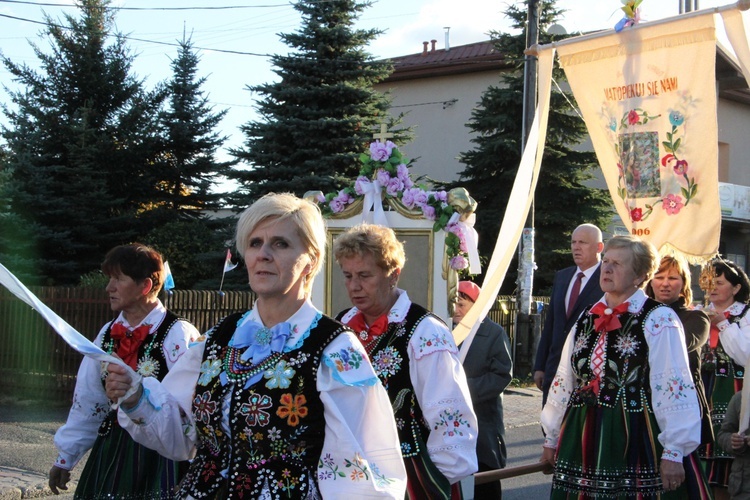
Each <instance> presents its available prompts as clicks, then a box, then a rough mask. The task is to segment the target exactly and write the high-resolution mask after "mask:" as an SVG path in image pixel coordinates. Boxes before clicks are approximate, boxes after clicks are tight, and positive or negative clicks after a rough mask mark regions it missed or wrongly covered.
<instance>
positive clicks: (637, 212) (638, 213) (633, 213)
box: [630, 208, 643, 222]
mask: <svg viewBox="0 0 750 500" xmlns="http://www.w3.org/2000/svg"><path fill="white" fill-rule="evenodd" d="M642 219H643V209H642V208H633V209H631V210H630V220H632V221H633V222H638V221H639V220H642Z"/></svg>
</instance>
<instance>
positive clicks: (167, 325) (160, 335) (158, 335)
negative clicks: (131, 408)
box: [99, 310, 187, 436]
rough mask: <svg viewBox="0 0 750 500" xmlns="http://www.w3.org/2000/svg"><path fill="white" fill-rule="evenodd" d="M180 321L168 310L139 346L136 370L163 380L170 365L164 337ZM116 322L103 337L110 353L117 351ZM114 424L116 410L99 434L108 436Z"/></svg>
mask: <svg viewBox="0 0 750 500" xmlns="http://www.w3.org/2000/svg"><path fill="white" fill-rule="evenodd" d="M178 321H180V318H179V317H178V316H177V315H176V314H175V313H173V312H171V311H169V310H168V311H167V314H166V315H165V316H164V320H163V321H162V322H161V325H159V327H158V328H157V329H156V332H154V333H152V334H150V335H148V336H147V337H146V338H145V339H144V341H143V343H142V344H141V346H140V347H139V348H138V364H137V365H136V366H137V370H136V371H137V372H138V373H140V374H141V375H142V376H143V377H155V378H156V379H157V380H159V381H161V380H162V379H163V378H164V377H165V376H166V375H167V372H168V371H169V367H168V366H167V360H166V358H165V357H164V339H165V338H167V334H168V333H169V330H171V329H172V327H173V326H174V324H175V323H177V322H178ZM183 321H187V320H183ZM114 323H115V322H114V321H111V322H110V323H109V326H107V331H106V332H104V336H103V337H102V349H104V350H105V351H107V352H109V353H112V352H114V351H115V343H114V341H113V340H112V325H113V324H114ZM106 381H107V379H106V372H105V371H104V368H102V386H104V384H105V383H106ZM113 425H117V426H119V425H120V424H118V423H117V412H116V411H110V412H109V413H108V414H107V416H106V417H105V418H104V420H103V421H102V423H101V425H100V426H99V435H100V436H106V435H107V434H109V431H110V430H112V426H113Z"/></svg>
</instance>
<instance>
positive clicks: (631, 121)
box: [628, 109, 641, 125]
mask: <svg viewBox="0 0 750 500" xmlns="http://www.w3.org/2000/svg"><path fill="white" fill-rule="evenodd" d="M639 121H641V117H640V116H638V112H637V111H636V110H634V109H631V110H630V113H628V125H636V124H637V123H638V122H639Z"/></svg>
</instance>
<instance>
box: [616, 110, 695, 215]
mask: <svg viewBox="0 0 750 500" xmlns="http://www.w3.org/2000/svg"><path fill="white" fill-rule="evenodd" d="M683 99H684V98H683ZM683 105H684V106H685V107H687V106H688V105H689V103H687V104H685V103H683ZM660 116H661V115H656V116H651V115H649V114H648V112H647V111H645V110H643V109H641V108H637V109H633V110H630V111H628V112H626V113H625V114H624V115H623V117H622V118H621V120H620V129H621V130H623V129H628V128H630V127H634V126H637V125H644V124H646V123H648V122H649V121H650V120H654V119H656V118H659V117H660ZM667 118H668V120H669V126H670V130H669V131H668V132H666V134H665V137H666V140H664V141H661V143H660V144H658V146H660V149H663V150H664V154H663V156H661V159H660V161H659V163H661V167H662V168H663V169H665V171H664V172H663V173H662V174H661V177H662V178H663V179H664V178H665V177H666V176H671V175H674V176H675V177H676V181H675V182H676V186H677V187H679V192H667V193H664V192H662V191H661V190H659V192H658V193H654V194H653V196H658V198H659V199H657V200H656V201H655V202H654V203H646V204H644V206H643V207H638V206H636V205H635V202H631V203H630V206H629V207H628V210H629V211H630V220H631V221H632V222H641V221H645V220H646V219H648V217H649V216H650V215H651V214H652V213H653V211H654V208H655V207H656V205H658V204H660V203H661V205H662V208H663V209H664V211H665V212H666V214H667V215H670V216H671V215H677V214H679V213H680V211H681V210H682V209H683V208H684V207H686V206H688V205H689V204H690V201H691V200H692V199H693V198H695V196H696V195H697V193H698V184H697V182H696V178H695V176H692V177H690V176H689V175H688V174H689V172H690V171H691V169H690V165H689V162H688V160H687V159H685V158H684V157H683V156H682V154H681V152H680V150H681V146H683V139H684V125H685V120H686V118H685V115H684V113H683V112H682V111H680V110H674V109H672V110H670V111H669V114H668V116H667ZM609 128H610V130H611V131H612V133H613V134H616V133H617V131H616V130H615V129H614V128H612V122H611V121H610V122H609ZM654 133H655V132H654ZM628 135H637V134H620V136H619V137H620V139H621V140H620V143H619V144H617V145H616V150H617V154H618V156H619V157H620V163H618V164H617V167H618V170H619V178H618V181H617V193H618V194H619V196H620V198H621V199H622V200H623V201H627V200H628V198H639V197H645V196H637V195H636V196H633V193H629V191H628V189H626V186H629V187H633V186H636V187H637V186H638V185H639V183H640V179H639V178H637V177H638V175H639V174H640V173H641V171H643V170H644V169H643V168H638V163H639V162H638V158H640V156H641V155H642V154H645V153H644V151H646V149H638V148H635V149H633V150H630V149H629V148H627V147H625V144H626V142H627V141H623V137H626V136H628ZM650 149H653V148H649V150H650ZM633 162H634V163H635V164H636V168H633V166H632V164H633ZM642 163H643V164H645V165H651V164H652V162H651V161H650V159H649V161H644V162H642ZM657 168H658V165H657ZM675 189H676V188H675ZM673 191H674V189H673Z"/></svg>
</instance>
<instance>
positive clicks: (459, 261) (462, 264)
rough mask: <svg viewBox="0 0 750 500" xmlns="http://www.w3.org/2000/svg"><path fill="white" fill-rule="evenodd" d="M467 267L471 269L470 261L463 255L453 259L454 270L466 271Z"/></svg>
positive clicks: (452, 266)
mask: <svg viewBox="0 0 750 500" xmlns="http://www.w3.org/2000/svg"><path fill="white" fill-rule="evenodd" d="M467 267H469V261H468V260H466V257H464V256H463V255H456V256H455V257H452V258H451V268H452V269H455V270H456V271H460V270H461V269H466V268H467Z"/></svg>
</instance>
